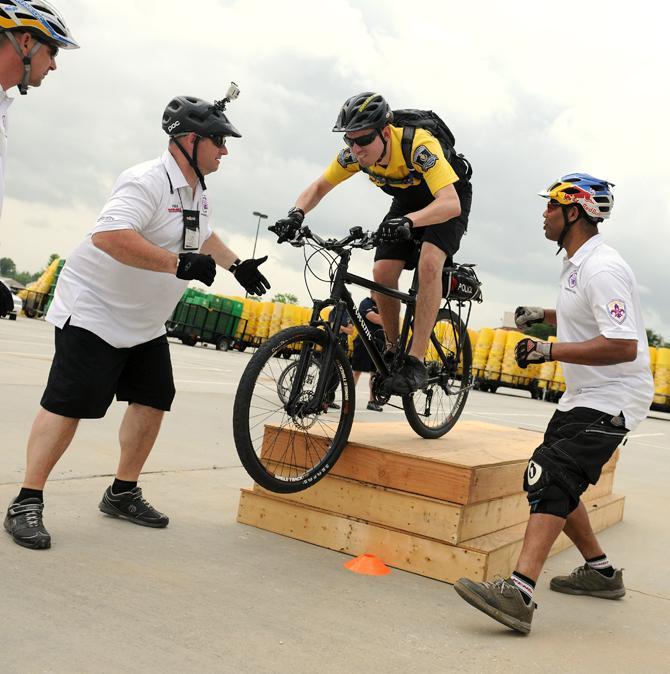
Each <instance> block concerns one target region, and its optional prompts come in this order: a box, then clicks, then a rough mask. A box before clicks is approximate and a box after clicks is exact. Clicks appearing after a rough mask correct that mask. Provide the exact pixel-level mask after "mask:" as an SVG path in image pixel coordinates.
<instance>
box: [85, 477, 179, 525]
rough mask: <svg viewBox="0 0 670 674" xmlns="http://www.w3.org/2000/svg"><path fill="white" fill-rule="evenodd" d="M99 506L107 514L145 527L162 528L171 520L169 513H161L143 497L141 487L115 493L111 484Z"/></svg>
mask: <svg viewBox="0 0 670 674" xmlns="http://www.w3.org/2000/svg"><path fill="white" fill-rule="evenodd" d="M98 508H100V510H101V511H102V512H103V513H105V515H111V516H112V517H120V518H121V519H124V520H128V521H129V522H134V523H135V524H141V525H142V526H143V527H155V528H157V529H162V528H163V527H166V526H167V525H168V522H169V521H170V518H169V517H168V516H167V515H163V513H159V512H158V510H156V509H155V508H154V507H153V506H152V505H151V503H149V501H147V500H146V499H144V498H142V490H141V489H140V487H135V488H134V489H131V490H130V491H124V492H122V493H121V494H114V493H112V488H111V486H110V487H107V489H106V490H105V493H104V494H103V495H102V501H100V505H99V506H98Z"/></svg>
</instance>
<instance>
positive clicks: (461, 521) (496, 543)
mask: <svg viewBox="0 0 670 674" xmlns="http://www.w3.org/2000/svg"><path fill="white" fill-rule="evenodd" d="M541 439H542V435H541V434H540V433H537V432H533V431H525V430H517V429H511V428H508V427H504V426H496V425H494V424H486V423H480V422H467V421H461V422H459V423H458V424H457V425H456V427H455V428H454V429H453V430H452V431H451V432H450V433H448V434H447V435H446V436H444V437H443V438H440V439H439V440H424V439H422V438H419V437H418V436H416V435H415V434H414V433H413V432H412V431H411V429H410V428H409V426H408V425H407V424H406V423H397V424H388V423H385V424H379V423H371V424H357V425H355V426H354V429H353V430H352V433H351V437H350V440H349V443H348V444H347V447H346V448H345V450H344V452H343V454H342V456H341V457H340V459H339V461H338V462H337V463H336V465H335V466H334V468H333V470H332V471H331V474H329V475H328V476H326V477H325V478H324V479H323V480H321V481H320V482H319V483H317V484H316V485H314V486H313V487H310V488H309V489H307V490H305V491H303V492H298V493H297V494H285V495H284V494H282V495H279V494H274V493H270V492H267V491H265V490H263V489H261V488H260V487H259V486H258V485H255V486H254V488H253V490H242V494H241V498H240V506H239V512H238V521H239V522H241V523H244V524H249V525H252V526H256V527H259V528H262V529H265V530H268V531H272V532H275V533H278V534H282V535H285V536H290V537H292V538H297V539H299V540H302V541H305V542H308V543H313V544H316V545H321V546H323V547H327V548H330V549H333V550H338V551H341V552H346V553H348V554H351V555H359V554H363V553H372V554H376V555H378V556H379V557H380V558H381V559H383V560H384V562H386V563H387V564H389V565H390V566H394V567H397V568H400V569H404V570H406V571H412V572H414V573H419V574H421V575H425V576H429V577H431V578H436V579H439V580H445V581H447V582H454V581H455V580H457V579H458V578H460V577H461V576H468V577H470V578H476V579H482V580H487V579H490V578H492V577H494V576H495V575H503V576H504V575H509V573H510V572H511V571H512V570H513V565H514V564H515V562H516V559H517V557H518V554H519V552H520V550H521V544H522V542H523V535H524V532H525V526H526V525H525V522H526V521H527V519H528V515H529V512H528V503H527V500H526V495H525V493H524V492H522V491H521V489H522V481H523V472H524V470H525V466H526V463H527V461H528V458H529V457H530V455H531V454H532V452H533V450H534V448H535V447H536V446H537V445H538V444H539V443H540V442H541ZM266 441H267V442H268V443H272V445H273V447H274V448H275V449H276V448H277V445H278V443H281V442H284V441H285V437H284V434H283V432H280V431H278V429H276V428H274V427H268V428H267V429H266ZM318 441H319V439H318V436H311V438H310V442H318ZM617 458H618V452H617V453H616V454H615V455H614V456H613V457H612V459H611V460H610V462H609V463H608V464H607V465H606V466H605V468H604V470H603V475H602V477H601V479H600V481H599V482H598V484H597V485H593V486H591V487H590V488H589V490H588V491H587V492H586V493H585V495H584V497H583V499H584V501H585V503H586V505H587V509H588V511H589V517H590V518H591V521H592V524H593V527H594V529H595V530H596V531H600V530H602V529H604V528H606V527H608V526H611V525H612V524H615V523H616V522H619V521H620V520H621V519H622V517H623V506H624V499H623V497H622V496H614V495H612V485H613V481H614V470H615V466H616V461H617ZM570 544H571V543H570V541H569V540H568V539H567V538H566V537H565V536H563V535H561V537H560V538H559V539H558V540H557V541H556V544H555V545H554V547H553V548H552V554H553V553H555V552H558V551H559V550H562V549H564V548H566V547H568V546H569V545H570Z"/></svg>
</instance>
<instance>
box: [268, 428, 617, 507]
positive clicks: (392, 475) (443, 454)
mask: <svg viewBox="0 0 670 674" xmlns="http://www.w3.org/2000/svg"><path fill="white" fill-rule="evenodd" d="M312 431H313V432H312ZM312 431H310V433H309V434H295V433H290V432H288V431H285V430H280V429H278V428H277V427H274V426H268V427H267V428H266V432H265V436H264V442H263V456H264V458H266V459H274V460H279V457H280V456H282V455H283V454H285V453H286V452H287V451H288V450H289V444H290V451H291V460H292V461H294V462H295V463H296V464H297V465H305V463H304V462H305V455H306V454H307V452H309V453H310V455H311V456H315V455H318V454H319V453H322V452H323V445H324V442H325V440H324V438H323V437H322V435H320V434H319V432H318V431H317V430H316V427H315V429H312ZM408 433H409V435H408ZM540 441H541V435H540V434H539V433H534V432H532V431H525V430H517V429H511V428H508V427H505V426H497V425H495V424H485V423H481V422H468V421H461V422H459V423H458V424H457V425H456V426H455V427H454V429H452V431H450V432H449V433H448V434H447V435H446V436H444V437H442V438H439V439H438V440H425V439H423V438H419V437H418V436H417V435H415V434H414V433H412V432H411V431H410V430H409V427H408V426H407V424H404V423H381V424H380V423H370V424H366V423H361V424H355V425H354V428H353V430H352V433H351V436H350V439H349V442H348V443H347V446H346V447H345V449H344V451H343V453H342V456H341V457H340V459H339V460H338V462H337V463H336V464H335V466H333V468H332V469H331V474H332V475H338V476H341V477H347V478H350V479H353V480H358V481H360V482H368V483H370V484H375V485H378V486H381V487H389V488H392V489H397V490H401V491H407V492H410V493H414V494H420V495H423V496H428V497H431V498H436V499H439V500H443V501H450V502H452V503H460V504H469V503H477V502H481V501H489V500H491V499H493V498H498V497H502V496H507V495H510V494H514V493H518V491H519V488H520V485H521V483H522V480H523V473H524V470H525V467H526V463H527V461H528V458H529V457H530V455H531V454H532V452H533V450H534V449H535V447H536V446H537V445H538V444H539V442H540ZM372 443H374V444H372ZM617 458H618V450H617V452H616V453H615V455H614V456H613V457H612V459H611V460H610V461H609V462H608V464H607V465H606V466H605V468H604V470H605V472H609V471H610V470H614V466H615V465H616V461H617Z"/></svg>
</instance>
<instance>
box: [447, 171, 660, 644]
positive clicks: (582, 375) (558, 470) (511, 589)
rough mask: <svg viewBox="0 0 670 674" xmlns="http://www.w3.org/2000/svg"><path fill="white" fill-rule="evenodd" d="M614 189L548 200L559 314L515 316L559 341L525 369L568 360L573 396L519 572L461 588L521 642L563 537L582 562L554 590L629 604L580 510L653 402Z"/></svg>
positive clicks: (535, 351)
mask: <svg viewBox="0 0 670 674" xmlns="http://www.w3.org/2000/svg"><path fill="white" fill-rule="evenodd" d="M611 188H612V185H611V183H608V182H607V181H606V180H599V179H597V178H594V177H593V176H590V175H588V174H586V173H573V174H570V175H566V176H563V177H562V178H560V179H559V180H558V181H557V182H555V183H554V184H552V185H551V186H550V187H549V188H548V190H547V191H546V192H541V193H540V194H541V196H543V197H545V198H546V199H548V200H549V201H548V203H547V208H546V210H545V211H544V232H545V236H546V238H547V239H549V240H550V241H556V242H557V244H558V246H559V250H560V249H562V248H565V251H566V253H567V255H566V257H565V260H564V262H563V271H562V273H561V279H560V287H559V296H558V302H557V304H556V310H552V309H542V308H541V307H518V308H517V310H516V312H515V317H516V324H517V327H519V328H520V329H525V328H527V327H528V326H529V325H532V324H534V323H540V322H542V321H545V322H547V323H551V324H553V325H556V326H557V336H558V340H559V341H558V342H556V343H554V344H552V343H550V342H541V341H536V340H533V339H529V338H526V339H523V340H521V341H520V342H519V343H518V344H517V346H516V360H517V362H518V364H519V365H520V366H521V367H524V368H525V367H526V366H527V365H529V364H531V363H543V362H545V361H546V360H557V361H560V362H561V364H562V368H563V374H564V376H565V383H566V391H565V394H564V395H563V397H562V398H561V400H560V402H559V405H558V410H557V411H556V412H555V414H554V416H553V417H552V419H551V421H550V422H549V426H548V427H547V430H546V432H545V435H544V440H543V442H542V444H541V445H540V446H539V447H538V448H537V449H536V450H535V452H534V453H533V456H532V457H531V459H530V461H529V462H528V467H527V468H526V473H525V476H524V490H525V491H526V492H527V493H528V502H529V504H530V511H531V515H530V519H529V521H528V526H527V528H526V534H525V537H524V544H523V548H522V550H521V555H520V556H519V560H518V562H517V565H516V568H515V571H514V573H513V574H512V575H511V577H510V578H506V579H500V580H498V581H495V582H493V583H475V582H473V581H471V580H469V579H467V578H461V579H460V580H459V581H458V582H457V583H456V584H455V586H454V588H455V589H456V591H457V592H458V594H459V595H460V596H461V597H463V599H465V600H466V601H467V602H469V603H470V604H472V605H473V606H475V607H476V608H478V609H479V610H480V611H483V612H484V613H486V614H488V615H489V616H491V617H492V618H494V619H495V620H498V621H499V622H501V623H503V624H504V625H507V626H508V627H511V628H512V629H515V630H517V631H519V632H524V633H527V632H529V631H530V625H531V620H532V617H533V612H534V610H535V607H536V604H535V603H534V601H533V593H534V590H535V583H536V581H537V579H538V577H539V575H540V572H541V570H542V567H543V566H544V563H545V561H546V559H547V557H548V556H549V551H550V549H551V546H552V545H553V543H554V541H555V540H556V538H557V537H558V535H559V534H560V533H561V531H563V532H564V533H565V534H566V535H567V536H568V537H569V538H570V539H571V540H572V541H573V543H574V544H575V545H576V546H577V548H578V549H579V551H580V552H581V554H582V555H583V556H584V560H585V563H584V565H583V566H580V567H578V568H576V569H575V570H574V571H573V572H572V573H571V574H570V575H568V576H556V577H555V578H552V580H551V584H550V587H551V589H552V590H554V591H556V592H563V593H565V594H572V595H589V596H592V597H601V598H606V599H618V598H620V597H623V596H624V594H625V593H626V589H625V587H624V584H623V577H622V572H621V569H615V568H614V566H613V565H612V564H611V562H610V561H609V559H608V558H607V555H606V554H605V552H604V551H603V549H602V548H601V547H600V544H599V543H598V540H597V539H596V537H595V534H594V533H593V529H592V528H591V524H590V522H589V518H588V515H587V512H586V508H585V507H584V504H583V502H582V501H581V500H580V496H581V495H582V494H583V492H584V491H585V489H586V488H587V487H588V485H589V484H595V483H596V482H597V481H598V479H599V478H600V473H601V471H602V467H603V466H604V465H605V464H606V463H607V461H608V460H609V459H610V457H611V456H612V454H613V453H614V451H615V450H616V448H617V447H618V446H619V445H620V444H621V443H622V442H623V440H624V438H625V436H626V434H627V433H628V432H630V431H632V430H633V429H634V428H635V427H636V426H637V425H638V424H639V423H640V422H641V421H642V420H643V419H644V418H645V416H646V414H647V411H648V410H649V405H650V404H651V401H652V397H653V394H654V384H653V380H652V377H651V372H650V370H649V348H648V344H647V335H646V332H645V328H644V323H643V320H642V311H641V307H640V298H639V295H638V289H637V283H636V281H635V276H634V275H633V272H632V270H631V268H630V267H629V266H628V264H626V262H625V261H624V260H623V258H622V257H621V256H620V255H619V253H617V252H616V251H615V250H614V249H613V248H611V247H610V246H608V245H606V244H605V242H604V241H603V239H602V237H601V236H600V234H599V233H598V225H599V223H600V222H602V221H603V220H605V219H607V218H609V216H610V215H611V212H612V207H613V205H614V197H613V195H612V189H611Z"/></svg>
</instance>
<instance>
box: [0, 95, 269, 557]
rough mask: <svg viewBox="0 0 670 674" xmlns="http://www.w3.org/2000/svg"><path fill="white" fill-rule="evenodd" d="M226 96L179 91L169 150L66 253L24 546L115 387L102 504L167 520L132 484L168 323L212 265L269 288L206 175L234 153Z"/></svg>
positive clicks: (131, 177) (18, 528)
mask: <svg viewBox="0 0 670 674" xmlns="http://www.w3.org/2000/svg"><path fill="white" fill-rule="evenodd" d="M227 100H228V99H224V101H223V102H219V103H215V104H214V105H212V104H210V103H207V102H206V101H203V100H201V99H199V98H194V97H192V96H178V97H177V98H174V99H173V100H172V101H171V102H170V103H169V104H168V106H167V108H166V109H165V112H164V114H163V130H164V131H165V132H166V133H167V134H168V135H169V136H170V141H169V145H168V148H167V150H166V151H165V152H164V153H163V155H162V156H161V157H159V158H158V159H154V160H152V161H148V162H145V163H143V164H139V165H137V166H133V167H132V168H130V169H128V170H126V171H124V172H123V173H122V174H121V175H120V176H119V178H118V179H117V181H116V184H115V185H114V188H113V190H112V195H111V197H110V198H109V200H108V201H107V203H106V204H105V206H104V207H103V209H102V212H101V213H100V216H99V217H98V220H97V223H96V224H95V226H94V227H93V229H92V230H91V231H90V232H89V234H88V235H87V237H86V238H85V239H84V241H83V242H82V243H81V244H80V245H79V246H78V247H77V248H76V249H75V250H74V252H73V253H72V254H70V255H69V256H68V258H67V263H66V264H65V266H64V267H63V270H62V271H61V274H60V278H59V280H58V286H57V288H56V294H55V296H54V300H53V303H52V304H51V307H50V309H49V312H48V313H47V316H46V319H47V321H49V322H50V323H52V324H53V325H54V326H55V328H56V335H55V342H56V352H55V355H54V359H53V363H52V366H51V371H50V373H49V379H48V382H47V385H46V389H45V391H44V395H43V396H42V400H41V406H42V409H40V410H39V412H38V413H37V416H36V418H35V421H34V423H33V427H32V431H31V433H30V437H29V439H28V451H27V468H26V475H25V481H24V483H23V487H22V488H21V491H20V493H19V494H18V496H17V497H16V498H15V499H14V500H13V501H12V502H11V504H10V506H9V509H8V511H7V517H6V519H5V529H7V531H8V532H9V533H10V534H11V535H12V537H13V539H14V541H15V542H16V543H18V544H19V545H22V546H24V547H27V548H33V549H39V548H48V547H50V545H51V537H50V535H49V533H48V532H47V530H46V529H45V527H44V524H43V522H42V511H43V508H44V501H43V489H44V485H45V483H46V480H47V478H48V476H49V474H50V472H51V470H52V469H53V467H54V466H55V464H56V462H57V461H58V459H59V458H60V456H61V455H62V454H63V452H64V451H65V450H66V449H67V447H68V446H69V444H70V442H71V441H72V438H73V437H74V434H75V431H76V429H77V425H78V423H79V420H80V419H99V418H101V417H103V416H105V413H106V411H107V408H108V407H109V405H110V404H111V402H112V399H113V398H114V396H115V395H116V399H117V400H119V401H125V402H127V403H128V407H127V409H126V412H125V415H124V418H123V421H122V423H121V428H120V431H119V441H120V445H121V457H120V461H119V465H118V469H117V472H116V479H115V480H114V483H113V484H112V485H110V486H109V487H108V488H107V489H106V490H105V493H104V494H103V497H102V501H101V502H100V505H99V508H100V510H101V511H102V512H103V513H106V514H107V515H111V516H113V517H120V518H123V519H126V520H129V521H131V522H134V523H135V524H141V525H143V526H147V527H165V526H167V524H168V518H167V516H166V515H164V514H162V513H160V512H158V511H157V510H155V509H154V508H153V507H152V506H151V505H150V504H149V503H148V501H146V500H145V499H144V498H143V497H142V490H141V488H140V487H138V486H137V480H138V477H139V475H140V472H141V470H142V467H143V466H144V463H145V461H146V460H147V458H148V456H149V453H150V452H151V449H152V448H153V445H154V442H155V440H156V437H157V435H158V431H159V429H160V425H161V421H162V418H163V414H164V412H166V411H169V410H170V406H171V404H172V400H173V398H174V394H175V389H174V382H173V377H172V365H171V362H170V351H169V347H168V342H167V338H166V335H165V321H166V320H167V319H168V318H169V316H170V314H171V313H172V311H173V310H174V307H175V305H176V304H177V302H178V301H179V298H180V297H181V295H182V293H183V291H184V289H185V288H186V286H187V284H188V281H189V280H190V279H196V280H198V281H201V282H202V283H205V284H206V285H211V284H212V282H213V281H214V276H215V274H216V265H217V264H218V265H219V266H221V267H223V268H225V269H227V270H229V271H231V272H233V273H234V274H235V278H236V279H237V281H238V282H239V283H240V284H241V285H242V287H244V289H245V290H246V291H247V292H249V293H251V294H256V295H262V294H263V293H264V292H265V291H266V289H267V288H269V287H270V284H269V283H268V282H267V279H266V278H265V277H264V276H263V275H262V274H261V273H260V272H259V271H258V266H259V264H261V263H262V262H264V261H265V259H267V258H261V259H258V260H245V261H244V262H240V260H239V259H238V257H237V255H236V254H235V253H234V252H233V251H232V250H230V248H228V247H227V246H226V245H225V244H224V243H223V241H222V240H221V239H220V238H219V237H218V236H217V235H216V234H215V233H214V232H213V231H212V229H211V227H210V224H209V217H210V209H209V203H208V199H207V192H206V189H205V187H206V186H205V178H204V176H206V175H207V174H209V173H212V172H214V171H216V170H217V169H218V168H219V161H220V159H221V157H223V156H224V155H226V154H228V150H227V149H226V140H227V138H228V137H230V136H232V137H234V138H240V137H241V136H240V134H239V132H238V131H237V129H236V128H235V127H234V126H233V125H232V124H231V122H230V121H229V120H228V118H227V116H226V115H225V114H224V112H223V110H224V108H225V102H226V101H227Z"/></svg>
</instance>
